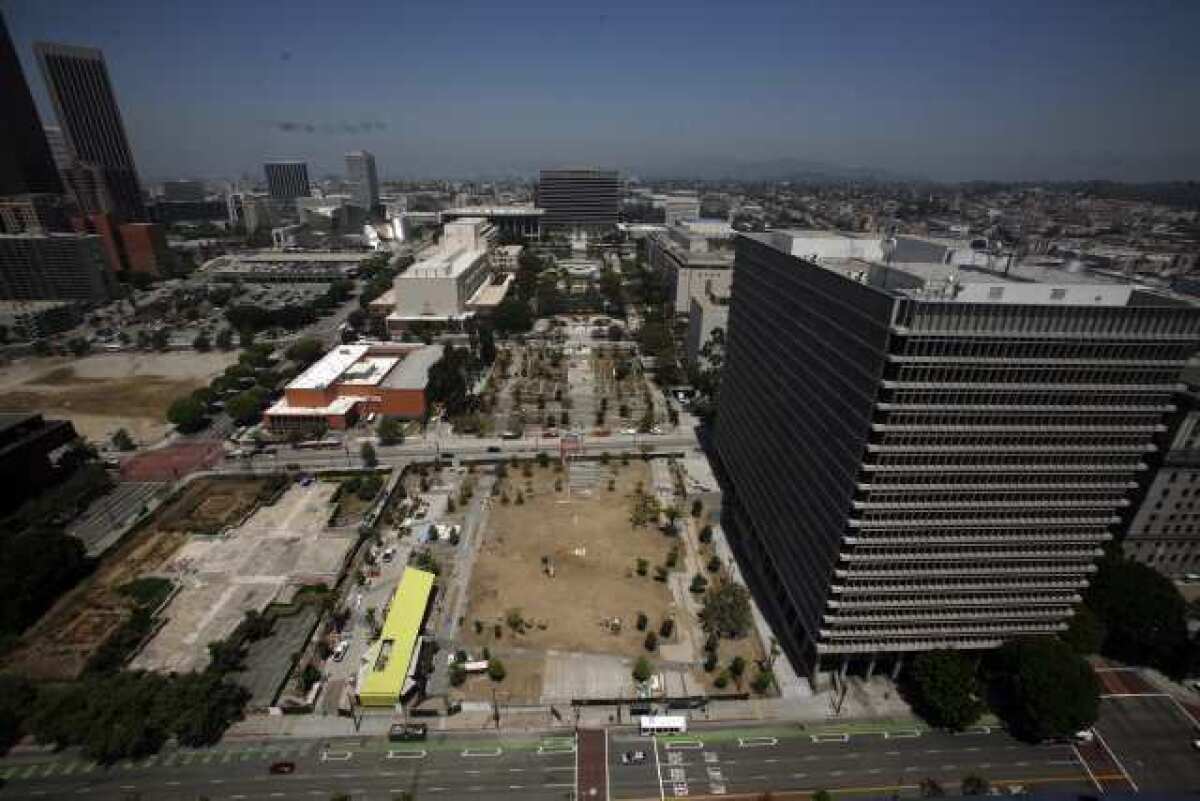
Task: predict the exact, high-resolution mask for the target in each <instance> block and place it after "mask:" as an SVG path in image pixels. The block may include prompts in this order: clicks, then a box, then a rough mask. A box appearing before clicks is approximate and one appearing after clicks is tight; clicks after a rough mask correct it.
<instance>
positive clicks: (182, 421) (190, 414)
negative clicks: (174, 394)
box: [167, 395, 208, 434]
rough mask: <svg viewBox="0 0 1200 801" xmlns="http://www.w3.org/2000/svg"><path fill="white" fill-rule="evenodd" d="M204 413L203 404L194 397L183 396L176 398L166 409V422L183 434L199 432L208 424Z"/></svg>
mask: <svg viewBox="0 0 1200 801" xmlns="http://www.w3.org/2000/svg"><path fill="white" fill-rule="evenodd" d="M206 411H207V409H205V407H204V404H203V403H201V402H200V400H199V399H198V398H196V397H195V396H194V395H184V396H183V397H182V398H176V399H175V400H174V402H172V403H171V405H170V407H169V408H168V409H167V422H169V423H171V424H173V425H174V426H175V427H176V428H178V429H179V430H180V431H182V432H183V433H185V434H188V433H191V432H193V431H199V430H200V429H202V428H204V426H205V424H206V423H207V422H208V419H207V418H206V417H205V412H206Z"/></svg>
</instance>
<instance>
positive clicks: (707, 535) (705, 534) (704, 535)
mask: <svg viewBox="0 0 1200 801" xmlns="http://www.w3.org/2000/svg"><path fill="white" fill-rule="evenodd" d="M712 538H713V527H712V526H705V527H704V528H702V529H700V541H701V542H703V543H706V544H707V543H710V542H712Z"/></svg>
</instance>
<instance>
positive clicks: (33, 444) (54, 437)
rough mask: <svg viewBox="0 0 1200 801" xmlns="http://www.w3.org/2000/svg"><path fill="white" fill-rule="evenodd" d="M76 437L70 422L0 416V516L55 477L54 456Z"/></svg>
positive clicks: (21, 415)
mask: <svg viewBox="0 0 1200 801" xmlns="http://www.w3.org/2000/svg"><path fill="white" fill-rule="evenodd" d="M75 438H76V434H75V427H74V426H73V425H71V421H70V420H46V419H44V418H43V417H42V416H41V415H40V414H30V413H27V412H16V413H10V414H0V481H2V482H3V486H4V492H3V493H0V514H7V513H9V512H11V511H13V510H14V509H16V508H17V507H19V506H20V505H21V504H22V503H23V502H24V501H26V500H28V499H29V498H33V497H36V496H38V495H40V494H41V493H42V491H43V490H45V488H46V487H47V486H48V485H49V484H50V481H51V479H52V478H53V476H54V470H55V468H56V466H57V464H56V461H57V459H56V454H60V453H61V452H62V448H63V447H64V446H65V445H68V444H70V443H71V442H73V441H74V440H75Z"/></svg>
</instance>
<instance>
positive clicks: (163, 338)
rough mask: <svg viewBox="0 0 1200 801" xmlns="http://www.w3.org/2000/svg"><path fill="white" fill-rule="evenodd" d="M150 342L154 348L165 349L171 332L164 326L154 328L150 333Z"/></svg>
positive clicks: (169, 340)
mask: <svg viewBox="0 0 1200 801" xmlns="http://www.w3.org/2000/svg"><path fill="white" fill-rule="evenodd" d="M150 344H151V345H152V346H153V348H154V349H155V350H166V349H167V346H168V345H170V344H171V332H170V331H168V330H167V329H166V328H159V329H156V330H155V332H154V333H153V334H151V335H150Z"/></svg>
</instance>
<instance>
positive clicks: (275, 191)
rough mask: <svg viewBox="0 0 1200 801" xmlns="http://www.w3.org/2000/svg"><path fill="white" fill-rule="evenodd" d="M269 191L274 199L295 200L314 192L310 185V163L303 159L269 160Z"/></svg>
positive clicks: (265, 166)
mask: <svg viewBox="0 0 1200 801" xmlns="http://www.w3.org/2000/svg"><path fill="white" fill-rule="evenodd" d="M263 171H264V172H265V173H266V175H267V192H268V193H270V195H271V199H272V200H295V199H296V198H298V197H308V196H309V195H310V194H312V192H311V190H310V189H309V186H308V165H307V164H305V163H304V162H303V161H268V162H267V163H266V164H264V165H263Z"/></svg>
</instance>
